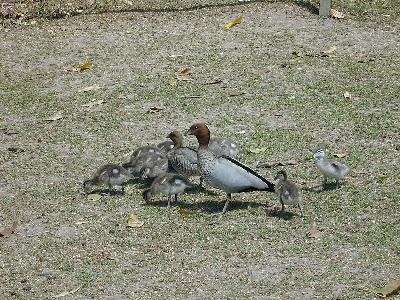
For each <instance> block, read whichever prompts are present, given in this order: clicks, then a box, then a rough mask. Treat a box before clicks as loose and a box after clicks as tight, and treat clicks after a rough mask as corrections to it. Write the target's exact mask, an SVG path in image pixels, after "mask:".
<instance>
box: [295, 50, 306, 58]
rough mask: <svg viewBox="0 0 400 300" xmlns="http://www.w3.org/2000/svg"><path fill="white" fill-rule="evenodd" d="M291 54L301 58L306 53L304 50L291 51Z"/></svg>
mask: <svg viewBox="0 0 400 300" xmlns="http://www.w3.org/2000/svg"><path fill="white" fill-rule="evenodd" d="M292 55H294V56H297V57H300V58H303V57H304V56H305V55H306V54H305V53H304V52H301V51H293V52H292Z"/></svg>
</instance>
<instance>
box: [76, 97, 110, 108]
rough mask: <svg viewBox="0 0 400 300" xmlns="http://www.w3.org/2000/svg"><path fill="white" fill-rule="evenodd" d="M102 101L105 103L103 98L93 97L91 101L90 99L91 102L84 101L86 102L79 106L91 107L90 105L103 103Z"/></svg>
mask: <svg viewBox="0 0 400 300" xmlns="http://www.w3.org/2000/svg"><path fill="white" fill-rule="evenodd" d="M103 103H105V101H104V100H101V99H100V100H96V99H93V101H91V102H89V103H86V104H82V105H81V106H82V107H87V108H92V107H94V106H97V105H101V104H103Z"/></svg>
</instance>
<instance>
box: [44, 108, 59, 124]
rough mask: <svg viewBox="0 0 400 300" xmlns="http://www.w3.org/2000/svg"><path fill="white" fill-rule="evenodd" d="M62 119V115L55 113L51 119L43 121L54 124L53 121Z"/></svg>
mask: <svg viewBox="0 0 400 300" xmlns="http://www.w3.org/2000/svg"><path fill="white" fill-rule="evenodd" d="M62 117H63V115H62V113H61V112H60V111H59V112H58V113H56V114H55V115H53V116H52V117H50V118H47V119H45V121H48V122H54V121H57V120H60V119H62Z"/></svg>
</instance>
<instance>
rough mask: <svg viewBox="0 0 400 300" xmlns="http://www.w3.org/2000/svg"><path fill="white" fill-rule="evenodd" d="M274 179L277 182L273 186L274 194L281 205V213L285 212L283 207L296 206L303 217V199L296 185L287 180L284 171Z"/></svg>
mask: <svg viewBox="0 0 400 300" xmlns="http://www.w3.org/2000/svg"><path fill="white" fill-rule="evenodd" d="M274 179H275V180H277V182H276V184H275V192H276V194H277V195H278V198H279V201H280V203H281V205H282V208H281V212H283V211H284V210H285V205H297V206H298V208H299V210H300V215H301V217H303V209H302V203H303V197H302V195H301V193H300V191H299V189H298V188H297V186H296V184H294V183H293V182H291V181H289V180H288V179H287V173H286V171H285V170H281V171H279V172H278V173H277V174H276V176H275V178H274Z"/></svg>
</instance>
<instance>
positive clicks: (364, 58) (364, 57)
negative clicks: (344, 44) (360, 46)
mask: <svg viewBox="0 0 400 300" xmlns="http://www.w3.org/2000/svg"><path fill="white" fill-rule="evenodd" d="M374 60H375V57H372V56H369V55H368V54H367V53H364V52H357V53H356V61H357V62H359V63H365V62H369V61H374Z"/></svg>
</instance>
